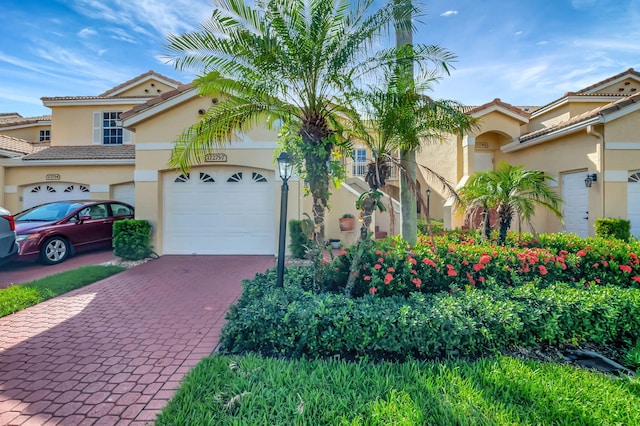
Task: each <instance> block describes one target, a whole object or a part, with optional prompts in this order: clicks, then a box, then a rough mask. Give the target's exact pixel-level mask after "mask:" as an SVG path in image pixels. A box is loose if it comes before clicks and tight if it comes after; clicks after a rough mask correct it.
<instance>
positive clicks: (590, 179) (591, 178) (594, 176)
mask: <svg viewBox="0 0 640 426" xmlns="http://www.w3.org/2000/svg"><path fill="white" fill-rule="evenodd" d="M597 181H598V175H597V174H596V173H587V177H586V178H584V186H586V187H587V188H591V184H592V183H593V182H597Z"/></svg>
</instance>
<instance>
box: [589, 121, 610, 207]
mask: <svg viewBox="0 0 640 426" xmlns="http://www.w3.org/2000/svg"><path fill="white" fill-rule="evenodd" d="M603 129H604V127H603ZM587 134H588V135H591V136H593V137H594V138H597V139H599V140H600V142H599V144H600V175H601V176H602V178H601V181H600V182H601V184H600V188H601V189H600V206H601V211H602V215H601V217H603V218H604V217H607V216H606V208H605V196H604V191H605V186H604V185H605V182H604V174H605V170H606V168H605V167H604V158H605V157H604V132H599V131H597V130H596V128H595V125H593V124H590V125H588V126H587Z"/></svg>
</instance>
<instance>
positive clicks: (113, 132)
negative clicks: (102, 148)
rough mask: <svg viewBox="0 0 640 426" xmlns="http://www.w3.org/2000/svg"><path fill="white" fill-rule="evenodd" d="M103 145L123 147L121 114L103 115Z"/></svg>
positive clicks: (106, 113)
mask: <svg viewBox="0 0 640 426" xmlns="http://www.w3.org/2000/svg"><path fill="white" fill-rule="evenodd" d="M102 143H103V144H104V145H122V126H121V125H120V112H103V113H102Z"/></svg>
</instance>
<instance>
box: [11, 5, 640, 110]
mask: <svg viewBox="0 0 640 426" xmlns="http://www.w3.org/2000/svg"><path fill="white" fill-rule="evenodd" d="M2 3H3V7H2V9H3V10H2V15H3V25H1V26H0V40H1V41H0V112H18V113H20V114H22V115H23V116H25V117H30V116H36V115H41V114H48V113H49V109H48V108H46V107H44V106H42V102H41V101H40V98H41V97H43V96H45V97H50V96H90V95H98V94H100V93H102V92H103V91H105V90H107V89H110V88H111V87H113V86H116V85H118V84H120V83H122V82H124V81H126V80H129V79H130V78H133V77H135V76H137V75H139V74H142V73H144V72H146V71H148V70H150V69H153V70H154V71H157V72H159V73H161V74H164V75H166V76H168V77H171V78H174V79H176V80H179V81H182V82H189V81H190V80H191V79H192V78H193V75H189V74H185V73H179V72H177V71H175V70H174V69H173V68H172V67H171V66H169V65H166V64H165V63H164V60H163V59H162V46H163V44H164V41H165V35H166V34H167V33H168V32H172V33H182V32H186V31H188V30H190V29H192V28H193V27H194V26H195V25H197V24H198V23H199V22H201V21H202V20H203V19H204V18H206V17H207V16H208V15H209V14H210V12H211V3H210V1H209V0H171V1H168V0H64V1H58V0H22V1H20V0H3V2H2ZM424 6H425V10H426V13H427V14H426V16H424V17H422V18H420V21H419V22H418V23H417V25H418V32H417V33H416V35H415V40H416V41H420V42H424V43H429V44H436V45H439V46H441V47H445V48H447V49H449V50H451V51H453V52H454V53H455V54H456V55H457V57H458V58H457V61H456V62H455V63H454V66H455V69H454V70H453V71H452V74H451V76H449V77H446V78H444V79H443V80H442V81H441V82H440V83H439V84H438V85H436V86H435V88H434V92H433V93H432V96H433V97H434V98H439V99H440V98H442V99H455V100H457V101H460V102H462V103H464V104H467V105H480V104H483V103H485V102H490V101H491V100H493V99H494V98H501V99H502V100H503V101H505V102H508V103H511V104H514V105H543V104H546V103H548V102H550V101H553V100H555V99H557V98H558V97H560V96H562V95H563V94H564V93H565V92H567V91H574V90H579V89H581V88H583V87H586V86H588V85H591V84H593V83H596V82H598V81H600V80H602V79H604V78H607V77H610V76H612V75H614V74H617V73H619V72H622V71H624V70H626V69H628V68H635V69H637V70H639V71H640V43H639V42H638V41H639V40H640V26H639V25H638V24H637V23H638V22H640V0H482V1H478V0H431V1H427V2H426V3H425V4H424Z"/></svg>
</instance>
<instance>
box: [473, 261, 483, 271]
mask: <svg viewBox="0 0 640 426" xmlns="http://www.w3.org/2000/svg"><path fill="white" fill-rule="evenodd" d="M481 269H484V265H483V264H482V263H475V264H474V265H473V270H474V271H476V272H478V271H480V270H481Z"/></svg>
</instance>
